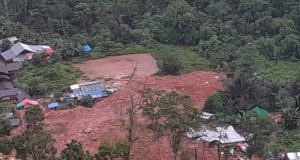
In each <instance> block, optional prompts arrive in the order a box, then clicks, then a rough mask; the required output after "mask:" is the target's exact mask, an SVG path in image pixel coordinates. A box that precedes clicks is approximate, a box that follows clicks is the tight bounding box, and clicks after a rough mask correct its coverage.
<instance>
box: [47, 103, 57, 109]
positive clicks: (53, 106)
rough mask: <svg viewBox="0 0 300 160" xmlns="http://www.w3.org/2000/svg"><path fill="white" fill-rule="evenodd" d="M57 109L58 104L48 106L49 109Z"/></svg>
mask: <svg viewBox="0 0 300 160" xmlns="http://www.w3.org/2000/svg"><path fill="white" fill-rule="evenodd" d="M57 107H59V104H58V103H57V102H55V103H50V104H48V108H49V109H54V108H57Z"/></svg>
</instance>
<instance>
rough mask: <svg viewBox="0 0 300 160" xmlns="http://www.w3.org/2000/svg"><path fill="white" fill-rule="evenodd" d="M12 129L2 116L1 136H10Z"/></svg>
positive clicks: (0, 123)
mask: <svg viewBox="0 0 300 160" xmlns="http://www.w3.org/2000/svg"><path fill="white" fill-rule="evenodd" d="M10 131H11V127H10V125H9V124H8V123H7V121H5V120H4V119H3V118H2V117H0V137H3V136H8V135H9V134H10Z"/></svg>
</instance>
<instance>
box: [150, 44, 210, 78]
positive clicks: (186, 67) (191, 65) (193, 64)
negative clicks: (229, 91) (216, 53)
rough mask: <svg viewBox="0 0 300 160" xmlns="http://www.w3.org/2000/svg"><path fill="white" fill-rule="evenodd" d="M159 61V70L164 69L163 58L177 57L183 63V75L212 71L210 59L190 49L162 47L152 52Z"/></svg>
mask: <svg viewBox="0 0 300 160" xmlns="http://www.w3.org/2000/svg"><path fill="white" fill-rule="evenodd" d="M151 53H152V55H153V56H154V57H155V59H156V60H157V64H158V66H159V68H160V69H161V68H162V63H163V62H162V57H163V55H164V54H166V53H168V54H170V55H172V54H173V55H174V56H177V57H178V59H179V60H180V63H181V71H180V73H181V74H185V73H190V72H192V71H197V70H212V68H210V62H209V60H208V59H206V58H203V57H200V56H199V54H197V53H196V52H195V51H192V50H191V49H189V48H184V47H176V46H166V45H162V46H159V47H157V48H155V49H152V51H151Z"/></svg>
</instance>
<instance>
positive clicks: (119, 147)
mask: <svg viewBox="0 0 300 160" xmlns="http://www.w3.org/2000/svg"><path fill="white" fill-rule="evenodd" d="M129 154H130V144H129V143H128V141H127V140H118V141H116V142H115V143H110V142H109V141H108V140H107V139H102V140H101V143H100V146H99V148H98V153H97V154H96V155H95V159H96V160H105V159H129Z"/></svg>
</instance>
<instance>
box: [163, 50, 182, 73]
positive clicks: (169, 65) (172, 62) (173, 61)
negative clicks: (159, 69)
mask: <svg viewBox="0 0 300 160" xmlns="http://www.w3.org/2000/svg"><path fill="white" fill-rule="evenodd" d="M162 60H163V64H162V66H163V72H164V74H165V75H179V74H180V69H181V63H180V61H179V59H178V57H177V56H176V55H171V54H166V55H165V56H164V57H163V59H162Z"/></svg>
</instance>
